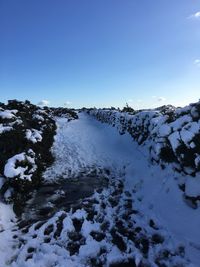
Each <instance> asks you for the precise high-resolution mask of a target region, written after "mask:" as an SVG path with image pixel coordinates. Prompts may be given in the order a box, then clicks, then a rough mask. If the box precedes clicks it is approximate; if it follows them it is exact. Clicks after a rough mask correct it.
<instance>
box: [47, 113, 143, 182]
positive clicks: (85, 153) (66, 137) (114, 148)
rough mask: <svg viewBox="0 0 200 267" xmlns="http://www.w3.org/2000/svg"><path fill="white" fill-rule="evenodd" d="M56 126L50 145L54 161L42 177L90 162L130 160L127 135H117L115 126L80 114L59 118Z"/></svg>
mask: <svg viewBox="0 0 200 267" xmlns="http://www.w3.org/2000/svg"><path fill="white" fill-rule="evenodd" d="M57 127H58V133H57V135H56V137H55V143H54V147H53V153H54V154H55V156H56V161H55V164H53V166H52V167H51V168H50V169H49V170H48V171H47V172H46V173H45V175H44V176H45V177H46V179H51V178H52V179H55V177H58V178H60V177H66V178H67V177H69V176H71V175H73V174H74V175H76V174H77V173H78V172H80V171H81V169H82V168H87V167H92V166H100V167H109V168H114V169H115V168H116V167H117V168H118V167H119V168H122V167H123V166H124V165H127V164H129V163H131V162H132V157H133V155H134V154H133V149H132V145H133V142H132V140H131V138H128V137H127V138H121V136H120V135H119V134H118V133H117V132H116V130H115V129H112V128H110V127H108V126H107V125H102V124H101V123H99V122H98V121H96V120H95V119H93V118H91V117H89V116H87V115H84V114H80V119H79V120H74V121H71V122H70V123H68V122H67V120H66V119H63V118H60V119H58V120H57ZM140 156H141V154H140Z"/></svg>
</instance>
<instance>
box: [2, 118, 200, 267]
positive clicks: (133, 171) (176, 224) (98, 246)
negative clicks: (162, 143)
mask: <svg viewBox="0 0 200 267" xmlns="http://www.w3.org/2000/svg"><path fill="white" fill-rule="evenodd" d="M57 126H58V130H57V135H56V137H55V142H54V146H53V153H54V155H55V157H56V161H55V163H54V164H53V166H52V167H51V168H49V169H48V170H47V171H46V172H45V174H44V178H45V181H46V182H47V183H48V182H55V180H59V179H61V178H66V183H67V178H70V177H76V178H77V177H79V176H80V173H81V172H83V170H85V169H88V170H89V169H92V170H96V173H97V172H98V170H101V169H102V170H104V169H106V170H109V173H107V175H108V177H109V186H108V188H105V189H104V190H103V191H102V192H96V193H95V194H94V195H93V196H91V197H90V198H86V199H83V200H82V202H81V203H80V205H79V206H77V207H75V208H73V209H71V210H70V211H62V210H61V211H59V212H57V213H56V214H55V215H52V217H51V218H48V219H46V220H45V221H43V222H41V223H40V224H38V223H34V224H33V225H32V226H30V225H29V226H28V228H25V229H24V228H23V229H22V230H15V226H16V224H15V222H14V217H13V214H12V213H10V214H8V221H9V223H8V222H7V221H5V220H4V219H3V216H2V214H3V209H4V207H3V206H0V223H1V224H2V228H4V229H3V230H2V231H1V232H0V240H3V245H2V246H1V248H0V253H1V254H0V258H1V261H0V264H1V265H0V267H4V266H6V264H7V265H12V266H15V267H28V266H31V267H33V266H34V267H36V266H37V267H38V266H41V267H42V266H47V267H53V266H57V267H65V266H76V267H79V266H170V267H171V266H191V267H198V266H199V263H200V232H199V226H200V214H199V210H198V209H192V208H191V207H189V206H188V205H186V203H185V202H184V201H183V198H182V191H181V190H180V189H179V188H178V181H179V180H180V179H187V177H186V176H181V175H180V174H176V173H174V172H173V171H172V170H171V168H170V166H168V168H166V169H164V170H162V169H161V168H160V167H158V166H152V164H151V163H150V162H149V161H148V156H146V155H147V152H146V151H145V148H141V147H139V146H138V145H137V144H136V143H134V142H133V140H132V139H131V137H130V136H128V135H126V134H125V135H123V136H121V135H119V134H118V132H117V130H116V129H115V128H112V127H110V126H108V125H106V124H101V123H100V122H97V121H96V120H95V119H93V118H91V117H89V116H88V115H85V114H80V119H79V120H74V121H71V122H69V123H68V122H67V119H64V118H61V119H57ZM5 225H6V227H5ZM58 229H59V230H58ZM12 230H13V235H16V236H17V238H16V236H15V239H12V235H11V232H12ZM5 233H8V235H7V234H6V235H5ZM16 239H17V241H16ZM15 243H18V246H17V247H16V246H15ZM74 245H75V247H74ZM8 259H10V260H11V261H10V262H9V261H8ZM125 262H126V263H125ZM117 264H118V265H117ZM123 264H124V265H123ZM125 264H127V265H125ZM161 264H163V265H161ZM164 264H165V265H164Z"/></svg>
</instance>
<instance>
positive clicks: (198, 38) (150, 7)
mask: <svg viewBox="0 0 200 267" xmlns="http://www.w3.org/2000/svg"><path fill="white" fill-rule="evenodd" d="M198 12H200V2H199V1H198V0H162V1H160V0H151V1H149V0H58V1H55V0H34V1H27V0H17V1H16V0H0V40H1V41H0V101H6V100H8V99H14V98H17V99H20V100H24V99H29V100H31V101H32V102H33V103H36V104H37V103H38V102H39V101H41V100H43V99H45V100H48V101H49V102H50V104H51V105H52V106H58V105H63V104H64V103H66V105H68V106H73V107H81V106H97V107H102V106H120V107H122V106H124V105H125V103H126V102H128V103H129V104H130V105H131V106H133V107H135V108H143V107H154V106H160V105H163V104H168V103H171V104H174V105H180V106H183V105H185V104H188V103H190V102H192V101H197V100H198V99H199V98H200V13H198Z"/></svg>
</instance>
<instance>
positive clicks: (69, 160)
mask: <svg viewBox="0 0 200 267" xmlns="http://www.w3.org/2000/svg"><path fill="white" fill-rule="evenodd" d="M57 123H58V134H57V136H56V142H55V144H54V150H53V151H54V153H55V155H56V162H55V164H54V165H53V166H52V168H51V169H50V170H48V171H47V172H46V174H45V176H46V177H48V178H49V177H52V178H55V177H56V176H57V177H68V176H69V175H70V173H71V172H72V174H74V175H76V174H77V173H78V172H79V171H80V170H81V168H84V167H91V166H101V167H107V168H112V169H113V170H115V171H123V169H124V167H125V172H126V173H125V178H126V179H125V184H126V186H127V188H128V189H130V188H132V189H133V188H134V189H135V198H137V199H140V200H141V201H138V203H137V204H136V205H137V208H138V209H140V210H143V212H144V213H145V214H150V215H151V214H154V217H155V218H156V219H157V220H158V221H159V222H160V224H161V225H162V226H163V228H164V229H165V230H166V231H168V232H169V233H171V235H172V236H173V237H175V239H176V238H177V240H179V241H180V243H183V244H184V245H185V246H187V247H188V255H189V257H190V258H193V260H194V262H195V263H197V262H198V263H199V262H200V234H199V230H198V229H199V226H200V216H199V214H198V211H197V210H193V209H191V208H190V207H188V206H187V205H185V203H184V202H183V199H182V192H181V191H180V190H179V189H178V186H177V182H176V180H177V179H179V178H180V179H181V178H182V177H181V176H180V175H178V174H175V173H174V172H172V171H171V168H170V167H169V168H168V169H165V170H162V169H161V168H160V167H159V166H152V165H151V163H149V162H148V160H147V157H146V156H145V154H146V152H145V148H144V149H142V148H141V147H139V146H138V145H137V144H135V143H134V142H133V140H132V139H131V137H130V136H129V135H126V134H125V135H123V136H121V135H119V133H118V132H117V130H116V129H115V128H112V127H110V126H108V125H107V124H101V123H100V122H98V121H96V120H95V119H93V118H91V117H89V116H87V115H84V114H80V119H79V120H75V121H72V122H70V123H67V122H66V120H65V119H58V122H57Z"/></svg>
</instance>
